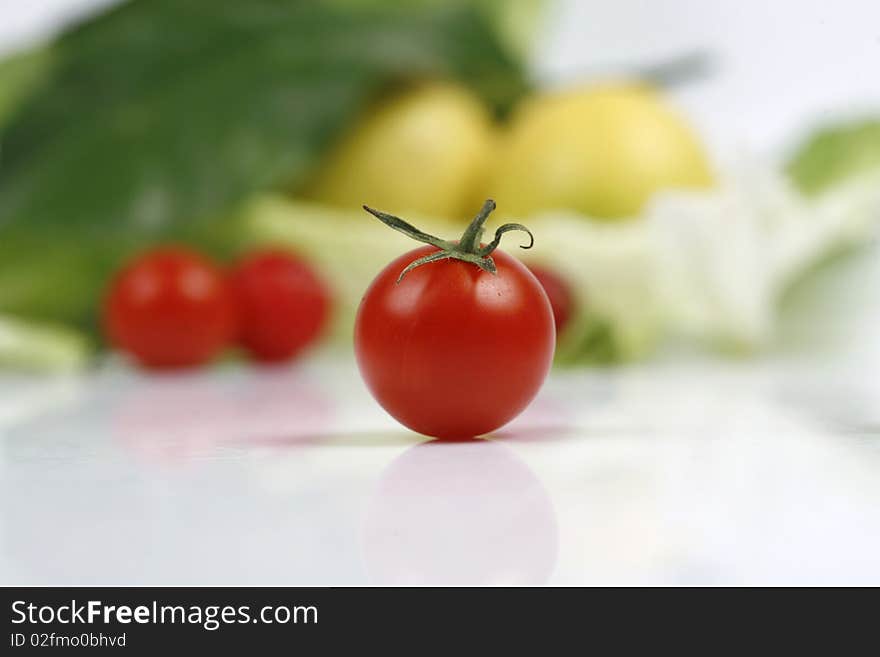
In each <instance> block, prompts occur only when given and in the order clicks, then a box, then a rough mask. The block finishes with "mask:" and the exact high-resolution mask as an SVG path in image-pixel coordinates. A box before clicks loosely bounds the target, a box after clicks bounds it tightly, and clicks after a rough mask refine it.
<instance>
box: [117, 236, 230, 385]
mask: <svg viewBox="0 0 880 657" xmlns="http://www.w3.org/2000/svg"><path fill="white" fill-rule="evenodd" d="M103 320H104V330H105V333H106V334H107V337H108V338H109V340H110V342H111V343H112V344H113V345H114V346H116V347H117V348H119V349H121V350H122V351H125V352H127V353H129V354H131V355H132V356H134V358H135V359H136V360H137V361H138V362H139V363H140V364H141V365H144V366H145V367H156V368H172V367H190V366H194V365H200V364H202V363H205V362H207V361H209V360H211V359H212V358H213V357H214V356H216V355H217V354H218V353H219V352H220V351H221V350H222V349H223V348H224V347H225V346H227V345H228V344H229V343H230V342H231V340H232V337H233V335H234V333H235V307H234V304H233V301H232V297H231V295H230V293H229V290H228V286H227V284H226V278H225V276H224V274H223V272H222V271H221V270H220V269H219V268H218V267H217V266H215V265H214V263H212V262H211V261H210V260H208V259H207V258H204V257H203V256H201V255H199V254H198V253H195V252H194V251H191V250H189V249H186V248H184V247H174V246H171V247H161V248H158V249H155V250H152V251H149V252H147V253H145V254H143V255H141V256H140V257H138V258H136V259H135V260H133V261H132V262H131V263H130V264H129V265H128V266H127V267H125V268H123V269H122V270H121V271H120V272H119V273H118V274H117V275H116V277H115V278H114V280H113V282H112V283H111V285H110V289H109V291H108V294H107V296H106V298H105V302H104V317H103Z"/></svg>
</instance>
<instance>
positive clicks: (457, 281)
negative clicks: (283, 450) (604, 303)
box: [355, 246, 556, 439]
mask: <svg viewBox="0 0 880 657" xmlns="http://www.w3.org/2000/svg"><path fill="white" fill-rule="evenodd" d="M436 250H437V249H436V248H435V247H433V246H427V247H422V248H419V249H415V250H413V251H410V252H408V253H406V254H404V255H402V256H400V257H399V258H397V259H396V260H394V261H393V262H391V263H390V264H389V265H388V266H387V267H385V269H383V270H382V271H381V272H380V273H379V275H378V276H377V277H376V278H375V280H374V281H373V282H372V284H371V285H370V287H369V288H368V289H367V292H366V293H365V295H364V298H363V300H362V301H361V305H360V308H359V309H358V315H357V319H356V322H355V354H356V356H357V362H358V366H359V368H360V371H361V374H362V376H363V378H364V381H365V382H366V384H367V387H368V388H369V390H370V392H371V393H372V394H373V396H374V397H375V398H376V400H377V401H378V402H379V404H380V405H381V406H382V407H383V408H384V409H385V410H386V411H388V413H390V414H391V415H392V416H393V417H394V418H396V419H397V420H398V421H399V422H400V423H401V424H403V425H405V426H407V427H408V428H410V429H412V430H413V431H416V432H418V433H422V434H425V435H428V436H433V437H436V438H447V439H449V438H467V437H472V436H479V435H482V434H486V433H489V432H491V431H494V430H496V429H498V428H500V427H502V426H503V425H505V424H506V423H507V422H509V421H510V420H512V419H513V418H514V417H516V416H517V415H518V414H519V413H520V412H521V411H522V410H523V409H524V408H525V407H526V406H527V405H528V404H529V402H531V401H532V399H533V398H534V397H535V395H536V394H537V393H538V390H539V389H540V387H541V384H542V383H543V382H544V379H545V378H546V376H547V373H548V372H549V370H550V365H551V362H552V360H553V351H554V347H555V341H556V334H555V330H554V324H553V313H552V310H551V307H550V302H549V300H548V299H547V295H546V293H545V292H544V289H543V288H542V287H541V284H540V283H539V282H538V280H537V279H536V278H535V277H534V276H533V275H532V273H531V272H530V271H529V270H528V269H527V268H526V266H525V265H523V264H522V263H521V262H519V261H518V260H516V259H515V258H513V257H511V256H509V255H507V254H505V253H503V252H501V251H495V252H494V253H493V254H492V257H493V259H494V260H495V264H496V266H497V274H496V275H493V274H490V273H488V272H486V271H483V270H482V269H480V268H479V267H477V266H475V265H473V264H470V263H466V262H462V261H459V260H454V259H450V260H441V261H438V262H433V263H430V264H426V265H423V266H421V267H417V268H416V269H413V270H412V271H410V272H409V273H407V274H406V276H405V277H404V278H403V280H402V281H401V282H400V283H399V284H397V283H396V281H397V277H398V276H399V275H400V272H401V271H402V270H403V269H404V268H405V267H406V266H407V265H408V264H409V263H411V262H412V261H413V260H415V259H417V258H420V257H423V256H425V255H427V254H430V253H432V252H434V251H436Z"/></svg>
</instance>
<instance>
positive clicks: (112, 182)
mask: <svg viewBox="0 0 880 657" xmlns="http://www.w3.org/2000/svg"><path fill="white" fill-rule="evenodd" d="M51 51H52V58H51V64H52V66H51V69H50V71H49V73H48V75H47V76H46V77H45V79H44V80H43V81H42V83H40V84H37V86H36V89H35V90H34V91H33V92H32V93H31V94H30V95H29V96H28V97H27V98H25V99H24V100H23V101H20V102H16V103H15V104H14V109H13V111H12V115H11V117H10V120H9V123H8V124H7V125H6V126H5V127H4V128H3V129H2V151H0V166H2V169H0V171H2V174H0V310H2V311H6V312H12V313H16V314H21V315H25V316H30V317H39V318H49V319H58V320H70V321H75V322H78V323H80V324H85V323H88V321H89V319H90V318H91V317H92V316H93V309H94V306H95V304H96V303H97V302H98V299H99V296H100V289H101V287H102V286H103V285H104V283H105V282H106V279H107V276H108V275H109V273H110V272H111V271H112V269H113V268H114V267H115V266H116V264H117V263H118V262H119V261H120V260H121V259H123V258H125V257H126V256H127V255H128V254H129V253H130V252H131V251H132V250H135V249H140V248H143V247H144V246H145V245H147V244H149V243H152V242H155V241H158V240H170V239H173V240H178V241H184V242H190V243H195V244H198V245H199V246H202V247H214V249H215V250H218V249H219V250H223V249H229V248H232V247H233V246H234V244H235V242H237V232H236V231H237V229H236V227H235V226H234V225H233V224H230V223H229V222H228V221H224V220H222V219H220V217H223V216H225V215H226V214H227V211H228V210H229V209H230V208H231V207H232V206H233V205H234V204H236V203H237V202H239V201H241V200H243V199H246V198H248V197H249V196H250V195H252V194H253V193H254V192H257V191H259V190H263V189H266V188H271V187H277V186H281V185H284V186H285V187H287V188H292V189H297V188H298V187H299V186H301V185H302V184H303V183H304V182H305V181H306V180H307V179H308V177H309V175H310V174H311V172H312V170H313V168H314V165H315V162H316V161H317V160H318V159H319V158H320V157H321V155H322V154H323V153H324V151H325V150H326V149H327V147H328V146H329V145H330V144H331V143H332V142H333V141H334V139H335V138H336V137H337V136H338V135H339V133H340V131H341V130H343V129H344V128H345V127H346V126H347V125H348V124H349V123H350V122H351V121H352V120H353V118H354V117H355V116H356V115H357V114H358V113H359V111H360V110H361V108H362V107H363V106H364V104H365V103H366V102H368V101H369V100H370V98H371V97H372V96H373V95H374V94H376V93H377V92H379V91H380V90H381V89H382V88H383V87H384V86H385V85H387V84H389V83H393V82H395V81H397V80H400V79H406V78H413V77H419V78H424V77H454V78H458V79H460V80H463V81H464V82H466V83H468V84H470V85H471V86H472V87H473V88H474V89H476V90H477V91H479V92H480V93H482V94H483V96H484V97H485V98H486V99H487V100H488V101H490V102H491V103H492V104H493V105H494V106H495V107H497V108H502V107H504V106H505V105H507V104H509V103H510V102H511V101H512V100H513V99H514V98H515V97H516V96H517V95H518V94H519V93H520V91H521V90H522V88H523V77H522V73H521V70H520V67H519V64H518V63H517V61H516V60H515V59H514V58H512V57H511V56H510V55H509V54H508V53H507V52H506V51H505V50H504V49H503V48H502V46H501V45H500V44H499V42H498V39H497V37H496V35H495V33H494V31H493V30H492V29H491V27H490V26H489V24H488V23H487V21H486V20H485V18H484V15H483V14H482V13H481V12H479V11H477V10H475V9H473V8H470V7H469V6H467V5H464V4H461V3H453V4H451V5H449V6H441V5H437V6H430V7H428V8H420V9H419V10H418V11H416V10H414V9H407V8H406V7H397V6H391V5H390V3H362V4H361V3H357V4H354V5H352V4H345V3H339V2H329V1H325V2H314V1H312V2H310V1H306V0H289V1H287V2H279V1H273V0H252V1H250V2H239V1H237V0H190V1H189V2H179V1H177V0H153V1H151V2H129V3H126V4H123V5H121V6H119V7H116V8H114V9H112V10H110V11H108V12H107V13H105V14H103V15H101V16H99V17H97V18H95V19H93V20H91V21H89V22H87V23H85V24H82V25H79V26H76V27H74V28H73V29H71V30H69V31H68V32H67V33H65V34H64V35H62V36H61V37H60V38H59V39H58V41H57V42H56V43H55V44H53V46H52V49H51ZM230 238H231V239H230Z"/></svg>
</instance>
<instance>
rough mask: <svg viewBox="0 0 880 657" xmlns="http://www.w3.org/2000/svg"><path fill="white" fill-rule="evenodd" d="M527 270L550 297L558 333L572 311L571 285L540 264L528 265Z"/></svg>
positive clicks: (563, 327) (563, 328) (566, 322)
mask: <svg viewBox="0 0 880 657" xmlns="http://www.w3.org/2000/svg"><path fill="white" fill-rule="evenodd" d="M529 271H531V272H532V273H533V274H534V275H535V278H537V279H538V281H539V282H540V283H541V285H542V286H543V288H544V291H545V292H546V293H547V298H548V299H550V306H551V307H552V308H553V319H554V321H555V323H556V335H560V334H561V333H562V331H564V330H565V326H566V325H567V324H568V320H569V319H571V316H572V314H573V313H574V305H575V302H574V295H573V294H572V293H571V287H570V286H569V284H568V281H566V280H565V279H563V278H562V277H561V276H560V275H559V274H557V273H556V272H555V271H553V270H551V269H547V268H545V267H542V266H540V265H529Z"/></svg>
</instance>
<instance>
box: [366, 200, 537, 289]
mask: <svg viewBox="0 0 880 657" xmlns="http://www.w3.org/2000/svg"><path fill="white" fill-rule="evenodd" d="M363 207H364V210H366V211H367V212H369V213H370V214H371V215H373V216H374V217H376V218H377V219H378V220H379V221H381V222H382V223H383V224H385V225H386V226H388V227H389V228H393V229H394V230H396V231H398V232H401V233H403V234H404V235H406V236H408V237H410V238H412V239H414V240H416V241H418V242H423V243H425V244H430V245H431V246H435V247H437V248H438V249H439V251H435V252H434V253H430V254H428V255H426V256H424V257H422V258H418V259H416V260H413V261H412V262H411V263H409V264H408V265H407V266H406V267H405V268H404V269H403V271H401V272H400V276H398V277H397V282H398V283H400V281H402V280H403V277H404V276H406V275H407V274H408V273H409V272H411V271H412V270H413V269H415V268H416V267H421V266H422V265H427V264H429V263H431V262H437V261H439V260H448V259H450V258H452V259H455V260H461V261H463V262H469V263H471V264H473V265H476V266H477V267H479V268H480V269H482V270H483V271H487V272H489V273H490V274H495V273H496V268H495V261H494V260H493V259H492V252H493V251H494V250H495V249H497V248H498V245H499V244H500V243H501V236H502V235H504V233H507V232H510V231H512V230H521V231H523V232H524V233H526V234H527V235H528V236H529V243H528V244H521V245H520V248H521V249H530V248H532V246H533V245H534V243H535V237H534V235H532V232H531V231H530V230H529V229H528V228H526V227H525V226H523V225H522V224H517V223H507V224H502V225H501V226H499V227H498V228H497V229H496V230H495V237H494V238H493V239H492V241H491V242H489V243H488V244H486V245H485V246H481V244H482V242H481V239H482V237H483V232H484V231H485V223H486V219H488V218H489V214H491V212H492V211H493V210H494V209H495V201H493V200H492V199H488V200H487V201H486V202H485V203H483V207H482V208H480V211H479V212H478V213H477V216H476V217H474V218H473V220H472V221H471V223H470V224H468V227H467V228H466V229H465V231H464V233H463V234H462V236H461V239H459V240H458V241H457V242H452V241H449V240H444V239H441V238H439V237H435V236H434V235H429V234H428V233H426V232H424V231H421V230H419V229H418V228H416V227H415V226H413V225H412V224H410V223H409V222H407V221H404V220H403V219H401V218H400V217H395V216H394V215H392V214H388V213H387V212H381V211H380V210H374V209H373V208H371V207H369V206H367V205H365V206H363Z"/></svg>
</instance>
